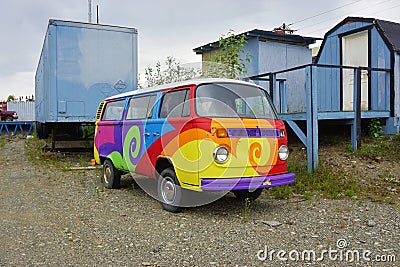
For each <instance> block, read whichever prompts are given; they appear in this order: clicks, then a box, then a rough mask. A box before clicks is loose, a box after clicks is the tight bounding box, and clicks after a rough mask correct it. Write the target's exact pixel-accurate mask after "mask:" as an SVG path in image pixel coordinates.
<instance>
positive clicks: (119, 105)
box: [101, 100, 125, 121]
mask: <svg viewBox="0 0 400 267" xmlns="http://www.w3.org/2000/svg"><path fill="white" fill-rule="evenodd" d="M124 106H125V100H119V101H113V102H108V103H107V104H106V107H105V108H104V113H103V117H102V118H101V120H102V121H118V120H121V119H122V112H123V111H124Z"/></svg>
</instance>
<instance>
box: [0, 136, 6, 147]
mask: <svg viewBox="0 0 400 267" xmlns="http://www.w3.org/2000/svg"><path fill="white" fill-rule="evenodd" d="M5 146H6V139H4V138H3V137H2V136H0V149H4V147H5Z"/></svg>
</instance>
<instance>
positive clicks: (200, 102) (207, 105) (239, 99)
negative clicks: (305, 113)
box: [195, 83, 277, 119]
mask: <svg viewBox="0 0 400 267" xmlns="http://www.w3.org/2000/svg"><path fill="white" fill-rule="evenodd" d="M195 102H196V112H197V115H199V116H201V117H225V118H236V117H240V118H260V119H277V115H276V112H275V110H274V108H273V106H272V103H271V101H270V98H269V96H268V94H267V92H266V91H264V90H262V89H261V88H258V87H256V86H251V85H244V84H235V83H212V84H202V85H199V86H198V87H197V90H196V97H195Z"/></svg>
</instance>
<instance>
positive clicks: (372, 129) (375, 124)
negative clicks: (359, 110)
mask: <svg viewBox="0 0 400 267" xmlns="http://www.w3.org/2000/svg"><path fill="white" fill-rule="evenodd" d="M368 130H369V136H370V137H371V138H381V137H382V134H383V130H382V125H381V122H380V120H379V119H372V120H371V123H370V124H369V126H368Z"/></svg>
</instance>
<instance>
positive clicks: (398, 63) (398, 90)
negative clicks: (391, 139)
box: [394, 53, 400, 118]
mask: <svg viewBox="0 0 400 267" xmlns="http://www.w3.org/2000/svg"><path fill="white" fill-rule="evenodd" d="M394 59H395V63H394V93H395V95H394V115H395V116H396V117H397V118H400V55H399V54H398V53H395V56H394Z"/></svg>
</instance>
